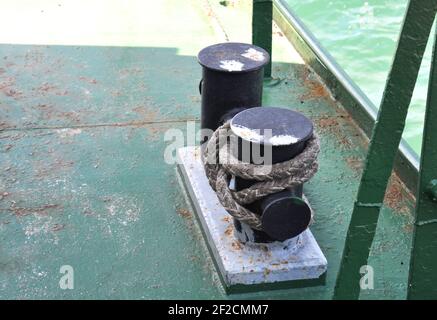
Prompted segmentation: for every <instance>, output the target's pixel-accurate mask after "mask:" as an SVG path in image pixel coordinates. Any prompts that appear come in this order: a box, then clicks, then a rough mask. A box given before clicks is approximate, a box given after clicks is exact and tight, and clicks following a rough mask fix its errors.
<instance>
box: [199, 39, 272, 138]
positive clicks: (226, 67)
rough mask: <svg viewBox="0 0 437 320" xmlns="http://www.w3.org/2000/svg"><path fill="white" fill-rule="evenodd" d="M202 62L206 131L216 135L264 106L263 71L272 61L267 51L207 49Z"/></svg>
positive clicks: (228, 45) (238, 46)
mask: <svg viewBox="0 0 437 320" xmlns="http://www.w3.org/2000/svg"><path fill="white" fill-rule="evenodd" d="M198 60H199V63H200V64H201V65H202V67H203V68H202V80H201V82H200V84H199V91H200V94H201V98H202V110H201V122H200V125H201V128H202V129H209V130H212V131H214V130H216V129H217V128H218V127H219V126H221V125H222V124H223V123H224V122H225V121H227V120H229V119H231V118H232V117H233V116H234V115H235V114H236V113H238V112H239V111H241V110H243V109H245V108H251V107H255V106H259V105H261V100H262V92H263V68H264V66H265V65H266V64H267V63H268V62H269V61H270V56H269V54H268V53H267V52H266V51H265V50H264V49H262V48H260V47H257V46H254V45H251V44H246V43H238V42H225V43H218V44H214V45H211V46H208V47H206V48H203V49H202V50H201V51H200V52H199V54H198ZM207 138H208V137H205V138H204V141H206V140H207ZM204 141H202V142H204Z"/></svg>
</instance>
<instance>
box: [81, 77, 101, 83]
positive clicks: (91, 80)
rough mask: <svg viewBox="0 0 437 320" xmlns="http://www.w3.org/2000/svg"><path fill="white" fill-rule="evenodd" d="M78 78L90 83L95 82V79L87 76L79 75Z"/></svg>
mask: <svg viewBox="0 0 437 320" xmlns="http://www.w3.org/2000/svg"><path fill="white" fill-rule="evenodd" d="M79 79H80V80H82V81H85V82H88V83H90V84H97V80H96V79H93V78H88V77H83V76H82V77H79Z"/></svg>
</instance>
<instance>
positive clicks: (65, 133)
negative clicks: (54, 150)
mask: <svg viewBox="0 0 437 320" xmlns="http://www.w3.org/2000/svg"><path fill="white" fill-rule="evenodd" d="M56 133H57V134H59V136H60V137H61V138H66V137H72V136H75V135H77V134H81V133H82V130H81V129H71V128H66V129H57V130H56Z"/></svg>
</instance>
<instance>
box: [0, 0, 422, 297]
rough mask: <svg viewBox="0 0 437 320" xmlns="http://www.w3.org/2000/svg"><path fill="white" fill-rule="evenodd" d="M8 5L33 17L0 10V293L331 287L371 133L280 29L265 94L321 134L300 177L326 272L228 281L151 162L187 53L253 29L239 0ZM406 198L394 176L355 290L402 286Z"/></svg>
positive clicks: (319, 291)
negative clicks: (67, 281)
mask: <svg viewBox="0 0 437 320" xmlns="http://www.w3.org/2000/svg"><path fill="white" fill-rule="evenodd" d="M249 2H250V1H249ZM10 3H11V6H10V7H9V6H7V5H5V9H4V10H2V12H1V16H3V17H8V16H10V15H11V14H12V12H13V8H12V3H13V2H12V1H11V2H10ZM87 3H88V2H87ZM109 7H111V8H109ZM119 12H122V13H123V17H124V18H123V20H121V18H120V15H119ZM20 14H22V15H23V17H28V18H29V19H31V22H32V23H33V24H34V25H35V32H32V33H30V32H29V31H28V29H27V32H25V30H24V25H19V23H20V22H19V21H12V20H11V19H10V18H9V19H3V20H2V19H0V27H1V28H2V30H5V26H6V25H8V30H11V32H10V33H8V32H4V31H3V32H2V33H1V36H0V42H1V43H4V44H1V45H0V298H2V299H52V298H54V299H61V298H72V299H85V298H87V299H98V298H99V299H100V298H114V299H119V298H122V299H125V298H132V299H141V298H148V299H152V298H153V299H161V298H170V299H173V298H174V299H176V298H178V299H222V298H225V299H227V298H230V299H234V298H242V299H246V298H255V299H257V298H271V299H277V298H280V299H331V298H332V296H333V291H334V285H335V280H336V276H337V273H338V270H339V264H340V260H341V255H342V251H343V246H344V240H345V236H346V231H347V228H348V225H349V219H350V215H351V212H352V209H353V203H354V200H355V197H356V193H357V188H358V184H359V180H360V175H361V169H362V161H363V159H364V158H365V155H366V149H367V143H368V140H367V138H366V137H365V135H364V134H363V132H362V131H361V130H360V129H359V127H358V125H357V124H355V123H354V122H353V120H352V119H351V117H350V116H349V114H348V113H347V112H346V111H345V109H344V108H343V106H341V105H340V103H338V102H337V101H335V100H334V99H333V97H332V95H331V94H330V92H329V90H328V89H327V87H326V86H325V85H324V84H323V83H322V82H321V80H320V78H319V77H318V76H317V75H316V74H315V73H314V72H313V71H312V70H311V69H310V68H309V67H308V66H307V65H305V64H304V63H303V59H302V58H301V57H300V56H299V54H298V53H297V52H296V50H295V49H294V48H293V47H292V46H291V45H290V44H289V43H288V41H287V40H286V38H285V36H284V35H283V33H282V31H280V30H279V29H277V28H274V34H273V69H272V75H273V77H274V78H277V79H280V80H281V81H280V83H279V84H278V85H271V86H269V85H267V86H265V92H264V99H263V104H264V105H267V106H268V105H270V106H288V107H290V108H293V109H296V110H298V111H301V112H303V113H304V114H306V115H307V116H309V117H310V118H311V119H313V121H314V122H315V124H316V129H317V131H318V132H319V134H320V136H321V145H322V152H321V155H320V170H319V172H318V174H317V175H316V176H315V178H313V179H312V180H311V181H310V182H309V183H307V184H306V189H305V192H306V195H307V197H308V198H309V200H310V202H311V205H312V207H313V209H314V210H315V214H316V216H315V223H314V224H313V226H312V227H311V230H312V231H313V233H314V236H315V237H316V239H317V241H318V243H319V245H320V247H321V248H322V250H323V252H324V253H325V255H326V257H327V259H328V264H329V266H328V272H327V276H326V285H325V286H318V287H311V288H298V289H281V290H272V291H263V292H256V293H241V294H233V295H226V293H225V292H224V290H223V288H222V286H221V283H220V281H219V277H218V275H217V273H216V271H215V268H214V265H213V261H212V259H211V258H210V255H209V253H208V249H207V248H206V245H205V242H204V240H203V237H202V233H201V231H200V229H199V226H198V224H197V222H196V220H195V218H194V215H193V211H192V208H191V206H190V205H189V202H188V201H187V197H186V195H185V194H184V191H183V188H182V186H181V185H180V180H179V178H178V172H177V170H176V166H175V165H168V164H166V163H165V162H164V157H163V154H164V150H165V148H166V146H167V145H168V143H169V142H165V141H164V133H165V131H166V130H167V129H170V128H180V129H182V130H185V127H186V122H187V121H197V120H198V119H199V113H200V97H199V94H198V91H197V90H198V89H197V86H198V82H199V79H200V77H201V69H200V66H199V65H198V64H197V60H196V54H197V52H198V51H199V50H200V49H201V48H203V47H204V46H206V45H209V44H212V43H216V42H222V41H226V40H231V41H245V42H250V41H251V34H250V19H251V12H250V3H247V2H237V3H236V4H234V5H232V3H231V4H229V5H228V6H223V5H220V4H219V1H212V0H210V1H206V0H202V1H194V0H190V1H171V0H162V1H159V2H156V1H154V2H140V1H138V2H130V3H129V5H128V4H123V1H119V2H114V5H113V6H108V8H107V7H103V4H102V6H101V7H99V6H97V5H93V6H86V5H85V2H84V3H82V2H80V1H77V2H74V3H72V2H65V3H64V2H63V1H59V3H58V2H56V4H54V3H53V2H50V1H34V2H33V4H32V5H29V6H26V8H23V10H22V11H21V12H20ZM96 17H97V18H96ZM73 18H74V19H73ZM73 21H74V24H73ZM26 25H29V24H26ZM244 26H246V27H244ZM50 30H52V32H49V31H50ZM30 34H31V35H32V38H30V37H29V35H30ZM61 35H63V36H62V37H61ZM413 206H414V199H413V198H412V197H411V195H409V194H408V192H407V191H406V188H405V187H404V186H403V184H402V183H400V182H399V180H398V179H397V178H396V177H393V179H392V182H391V185H390V187H389V190H388V193H387V196H386V199H385V206H384V208H383V210H382V212H381V217H380V220H379V223H378V227H377V232H376V238H375V241H374V243H373V246H372V249H371V253H370V259H369V265H371V266H372V267H373V268H374V275H375V283H374V289H373V290H362V291H361V294H360V298H361V299H369V298H372V299H405V298H406V294H407V290H406V289H407V280H408V279H407V278H408V267H409V260H410V247H411V239H412V231H413V224H412V223H413V217H412V215H411V212H412V207H413ZM62 265H71V266H72V267H73V268H74V289H73V290H62V289H61V288H60V287H59V280H60V278H61V276H62V274H60V273H59V269H60V267H61V266H62Z"/></svg>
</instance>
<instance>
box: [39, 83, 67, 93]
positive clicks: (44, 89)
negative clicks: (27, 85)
mask: <svg viewBox="0 0 437 320" xmlns="http://www.w3.org/2000/svg"><path fill="white" fill-rule="evenodd" d="M32 90H34V91H36V92H37V93H38V94H40V95H43V96H45V95H47V94H55V95H57V96H65V95H67V94H68V91H67V90H61V89H59V88H58V87H57V86H56V85H53V84H50V83H48V82H44V83H43V84H41V85H40V86H39V87H37V88H32Z"/></svg>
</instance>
